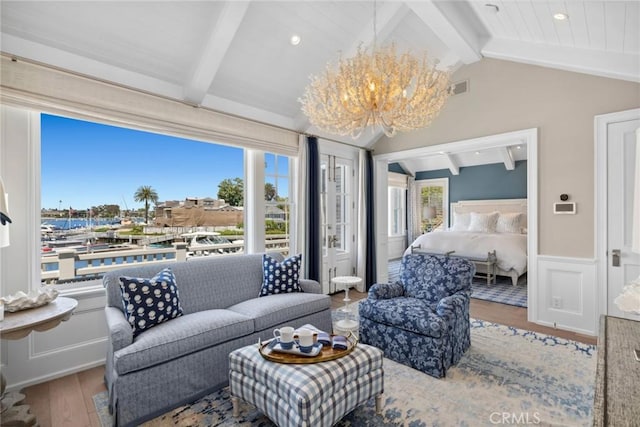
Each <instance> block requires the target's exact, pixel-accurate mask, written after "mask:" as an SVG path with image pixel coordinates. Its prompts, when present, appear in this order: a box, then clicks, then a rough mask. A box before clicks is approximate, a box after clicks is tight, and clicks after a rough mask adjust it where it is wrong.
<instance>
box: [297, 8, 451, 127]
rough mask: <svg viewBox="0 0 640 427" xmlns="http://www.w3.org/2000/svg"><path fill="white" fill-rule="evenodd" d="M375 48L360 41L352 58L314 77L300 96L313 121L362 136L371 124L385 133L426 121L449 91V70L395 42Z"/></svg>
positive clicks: (343, 60) (438, 107)
mask: <svg viewBox="0 0 640 427" xmlns="http://www.w3.org/2000/svg"><path fill="white" fill-rule="evenodd" d="M375 21H376V18H375V6H374V19H373V23H374V24H373V25H374V27H373V28H374V30H373V31H374V43H373V49H372V50H371V52H368V50H367V49H364V48H363V47H362V45H361V46H360V47H359V48H358V51H357V53H356V55H355V56H354V57H352V58H347V59H343V58H340V60H339V61H338V64H337V65H332V64H328V65H327V68H326V70H325V72H324V74H321V75H318V76H311V77H310V79H311V83H310V84H309V85H308V86H307V87H306V89H305V92H304V95H303V97H302V98H301V99H300V100H299V101H300V103H301V104H302V111H303V112H304V113H305V115H306V116H307V117H308V118H309V121H310V122H311V124H313V125H315V126H317V127H318V128H319V129H321V130H324V131H327V132H329V133H333V134H339V135H351V136H352V137H353V138H354V139H356V138H358V137H359V136H360V135H361V134H362V132H363V131H364V129H365V128H367V127H368V126H372V127H375V126H380V127H381V128H382V130H383V132H384V133H385V135H387V136H389V137H392V136H394V135H395V134H396V132H397V131H409V130H414V129H418V128H422V127H425V126H428V125H429V124H430V123H431V121H432V120H433V119H434V118H435V117H436V116H437V115H438V113H439V112H440V110H441V109H442V106H443V105H444V102H445V101H446V99H447V98H448V96H449V94H450V83H449V73H448V72H446V71H441V70H438V69H436V65H437V61H436V62H435V63H434V64H433V65H429V63H428V62H427V56H426V54H425V55H424V57H423V58H422V59H418V58H416V57H415V56H413V55H411V54H410V53H403V54H402V55H400V56H398V55H396V49H395V45H393V44H392V45H390V46H387V47H382V48H376V43H375V34H376V27H375V25H376V24H375Z"/></svg>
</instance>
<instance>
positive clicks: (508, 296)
mask: <svg viewBox="0 0 640 427" xmlns="http://www.w3.org/2000/svg"><path fill="white" fill-rule="evenodd" d="M388 271H389V273H388V274H389V278H388V281H389V283H394V282H396V281H399V280H400V260H399V259H396V260H391V261H389V266H388ZM471 291H472V293H471V298H475V299H481V300H485V301H492V302H499V303H501V304H508V305H515V306H516V307H525V308H526V307H527V276H526V274H525V275H523V276H520V278H519V279H518V285H517V286H513V285H512V283H511V278H509V277H506V276H497V278H496V283H495V284H493V285H487V280H486V279H483V278H479V277H474V278H473V282H472V283H471Z"/></svg>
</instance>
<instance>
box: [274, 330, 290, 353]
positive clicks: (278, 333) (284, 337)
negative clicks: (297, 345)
mask: <svg viewBox="0 0 640 427" xmlns="http://www.w3.org/2000/svg"><path fill="white" fill-rule="evenodd" d="M273 336H274V337H276V338H280V345H282V346H283V347H288V348H291V346H293V328H292V327H291V326H283V327H282V328H279V329H274V330H273Z"/></svg>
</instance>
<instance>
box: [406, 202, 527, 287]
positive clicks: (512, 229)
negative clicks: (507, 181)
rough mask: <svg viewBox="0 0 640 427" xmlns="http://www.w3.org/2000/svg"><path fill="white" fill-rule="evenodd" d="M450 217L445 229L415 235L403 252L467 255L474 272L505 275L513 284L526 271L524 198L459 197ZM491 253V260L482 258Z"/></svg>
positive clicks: (525, 209) (525, 210)
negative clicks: (473, 262)
mask: <svg viewBox="0 0 640 427" xmlns="http://www.w3.org/2000/svg"><path fill="white" fill-rule="evenodd" d="M451 220H452V224H451V227H449V229H447V230H446V231H434V232H430V233H425V234H422V235H420V236H418V238H416V240H414V241H413V243H411V245H409V247H408V248H407V249H406V251H405V254H409V253H412V252H427V253H437V254H449V255H451V256H460V257H464V258H468V259H471V260H474V261H477V262H476V269H477V271H478V273H481V274H484V275H491V274H496V275H498V276H508V277H509V278H511V283H512V284H513V285H514V286H516V285H517V284H518V278H519V277H520V276H522V275H523V274H524V273H526V272H527V234H526V230H527V199H501V200H465V201H459V202H457V203H452V204H451ZM492 257H495V260H494V261H495V264H494V263H493V262H482V261H487V260H490V259H491V258H492ZM490 268H491V271H490V270H489V269H490ZM488 283H489V281H488Z"/></svg>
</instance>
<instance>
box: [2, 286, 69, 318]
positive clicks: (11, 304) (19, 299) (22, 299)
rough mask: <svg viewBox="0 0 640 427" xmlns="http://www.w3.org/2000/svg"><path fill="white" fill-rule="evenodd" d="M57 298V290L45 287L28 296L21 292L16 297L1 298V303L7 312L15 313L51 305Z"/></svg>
mask: <svg viewBox="0 0 640 427" xmlns="http://www.w3.org/2000/svg"><path fill="white" fill-rule="evenodd" d="M57 297H58V291H57V290H55V289H53V288H49V287H46V286H45V287H41V288H38V289H35V290H33V291H30V292H29V293H28V294H25V293H24V292H22V291H20V292H17V293H15V294H14V295H9V296H6V297H2V298H0V301H1V302H2V303H3V304H4V310H5V311H8V312H10V313H13V312H16V311H20V310H26V309H28V308H35V307H40V306H42V305H45V304H49V303H50V302H51V301H53V300H54V299H56V298H57Z"/></svg>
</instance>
